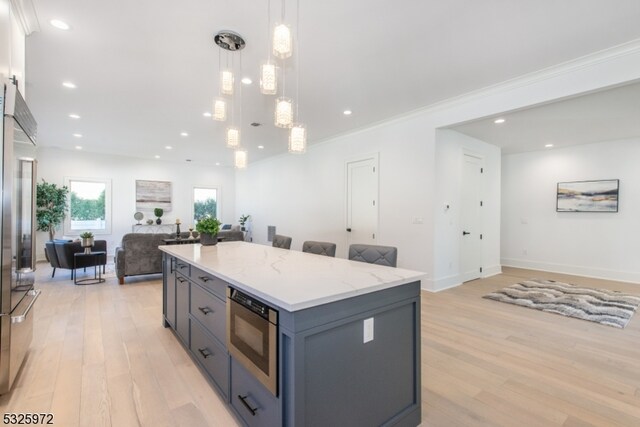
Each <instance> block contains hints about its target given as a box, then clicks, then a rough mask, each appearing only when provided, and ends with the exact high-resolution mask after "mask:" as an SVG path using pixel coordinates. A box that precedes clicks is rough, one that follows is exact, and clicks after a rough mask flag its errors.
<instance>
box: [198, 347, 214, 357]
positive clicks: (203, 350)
mask: <svg viewBox="0 0 640 427" xmlns="http://www.w3.org/2000/svg"><path fill="white" fill-rule="evenodd" d="M198 351H199V352H200V354H201V355H202V357H204V358H205V359H206V358H207V357H209V356H213V353H211V352H210V351H209V349H208V348H206V347H205V348H199V349H198Z"/></svg>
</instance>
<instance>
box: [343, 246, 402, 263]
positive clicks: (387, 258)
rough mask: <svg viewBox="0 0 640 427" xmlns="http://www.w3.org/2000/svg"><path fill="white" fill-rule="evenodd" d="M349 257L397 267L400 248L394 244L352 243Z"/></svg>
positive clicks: (353, 259) (354, 259)
mask: <svg viewBox="0 0 640 427" xmlns="http://www.w3.org/2000/svg"><path fill="white" fill-rule="evenodd" d="M349 259H350V260H352V261H360V262H368V263H369V264H379V265H386V266H389V267H395V266H396V262H397V261H398V248H394V247H393V246H376V245H358V244H355V245H351V246H349Z"/></svg>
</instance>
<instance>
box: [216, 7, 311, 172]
mask: <svg viewBox="0 0 640 427" xmlns="http://www.w3.org/2000/svg"><path fill="white" fill-rule="evenodd" d="M281 2H282V3H281V13H280V22H278V23H276V25H275V26H274V27H273V29H272V28H271V1H270V0H269V1H268V5H267V7H268V10H267V16H268V19H267V28H268V34H269V37H268V39H269V41H270V43H269V49H268V55H267V60H266V61H265V62H263V63H262V64H261V65H260V92H261V93H262V94H264V95H278V89H280V93H279V96H277V98H276V100H275V110H274V125H275V126H276V127H279V128H285V129H289V152H290V153H296V154H297V153H304V152H305V151H306V149H307V129H306V127H305V125H304V124H302V123H301V122H300V114H299V110H298V104H299V103H300V90H299V83H300V71H299V70H300V49H299V48H300V40H299V37H298V34H297V32H298V27H299V25H298V24H299V22H300V19H299V13H298V11H299V0H297V2H296V26H295V28H296V36H295V44H294V36H293V33H292V31H291V27H290V26H289V25H288V24H287V23H286V19H285V2H286V0H281ZM214 41H215V42H216V44H217V45H218V46H219V47H220V48H221V50H220V51H219V52H218V53H219V56H218V73H219V91H218V96H217V97H216V98H215V99H214V100H213V110H212V117H213V119H214V120H218V121H227V119H229V118H230V119H231V120H230V122H231V123H230V124H229V126H227V128H226V132H225V141H226V145H227V147H228V148H231V149H233V150H234V163H235V167H236V168H238V169H242V168H246V167H247V151H246V150H243V149H242V145H241V131H240V129H241V127H242V126H241V124H242V122H241V118H242V85H239V87H238V90H236V81H237V80H240V79H236V75H237V73H235V72H234V71H235V70H234V65H236V62H237V63H238V67H239V68H240V72H242V52H239V51H241V50H242V49H243V48H244V47H245V41H244V40H243V38H242V37H241V36H240V35H239V34H237V33H235V32H233V31H228V30H224V31H220V32H218V34H216V35H215V37H214ZM294 48H295V50H296V54H295V56H294ZM234 52H238V55H234ZM222 54H224V55H225V56H224V67H223V57H222ZM235 56H238V57H239V61H235V58H234V57H235ZM292 56H294V59H295V61H296V98H297V102H296V108H295V111H294V102H293V100H292V99H291V98H290V97H288V96H287V92H286V85H285V77H286V76H285V61H286V60H288V59H289V58H291V57H292ZM278 65H279V66H278ZM236 92H237V93H236ZM234 99H237V102H234ZM236 104H237V108H236ZM236 109H237V110H238V116H239V120H238V123H237V124H236V121H235V110H236ZM296 120H297V121H296Z"/></svg>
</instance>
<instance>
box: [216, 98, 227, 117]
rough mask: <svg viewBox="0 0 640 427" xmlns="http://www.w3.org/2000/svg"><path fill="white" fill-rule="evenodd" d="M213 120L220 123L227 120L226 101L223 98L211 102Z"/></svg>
mask: <svg viewBox="0 0 640 427" xmlns="http://www.w3.org/2000/svg"><path fill="white" fill-rule="evenodd" d="M213 120H218V121H221V122H224V121H225V120H227V101H225V100H224V99H223V98H216V99H214V100H213Z"/></svg>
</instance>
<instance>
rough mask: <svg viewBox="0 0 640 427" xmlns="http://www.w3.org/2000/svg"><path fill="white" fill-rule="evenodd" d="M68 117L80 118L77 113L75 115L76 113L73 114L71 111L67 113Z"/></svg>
mask: <svg viewBox="0 0 640 427" xmlns="http://www.w3.org/2000/svg"><path fill="white" fill-rule="evenodd" d="M69 117H71V118H72V119H79V118H80V116H79V115H77V114H73V113H72V114H69Z"/></svg>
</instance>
